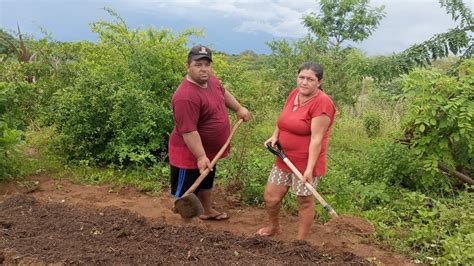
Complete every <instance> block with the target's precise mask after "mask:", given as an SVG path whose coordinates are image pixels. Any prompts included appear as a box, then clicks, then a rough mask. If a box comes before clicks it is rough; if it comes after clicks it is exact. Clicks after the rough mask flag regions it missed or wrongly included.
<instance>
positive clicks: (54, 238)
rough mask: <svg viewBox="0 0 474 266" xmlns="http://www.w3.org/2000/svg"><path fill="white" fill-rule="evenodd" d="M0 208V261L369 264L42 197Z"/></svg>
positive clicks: (303, 246)
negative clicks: (43, 199)
mask: <svg viewBox="0 0 474 266" xmlns="http://www.w3.org/2000/svg"><path fill="white" fill-rule="evenodd" d="M0 213H1V214H2V215H1V217H3V218H1V220H0V237H1V239H2V241H1V243H0V250H3V258H0V260H1V261H0V262H2V263H5V264H9V263H14V264H20V263H64V264H95V263H100V264H116V263H126V264H188V263H205V264H214V263H215V264H242V265H250V264H258V265H263V264H265V265H278V264H295V263H296V264H308V263H311V264H329V263H331V264H332V263H334V264H358V265H359V264H360V265H363V264H368V261H367V260H365V259H363V258H360V257H357V256H355V255H354V254H351V253H348V252H340V253H336V252H328V251H321V250H318V249H315V248H314V247H312V246H310V245H308V243H306V242H303V241H294V242H288V243H285V242H281V241H275V240H271V239H265V238H261V237H244V236H236V235H233V234H231V233H228V232H227V233H226V232H224V233H214V232H209V231H205V230H204V229H201V228H198V227H195V226H184V227H176V226H171V225H167V224H164V223H149V222H147V221H146V219H145V218H144V217H140V216H138V215H136V214H134V213H131V212H130V211H128V210H124V209H119V208H116V207H107V208H103V209H100V210H97V212H88V211H84V210H78V209H76V208H74V207H71V206H68V205H65V204H60V203H40V202H38V201H37V200H36V199H35V198H34V197H33V196H30V195H16V196H14V197H10V198H8V199H7V200H5V201H4V202H2V203H0ZM0 256H1V255H0Z"/></svg>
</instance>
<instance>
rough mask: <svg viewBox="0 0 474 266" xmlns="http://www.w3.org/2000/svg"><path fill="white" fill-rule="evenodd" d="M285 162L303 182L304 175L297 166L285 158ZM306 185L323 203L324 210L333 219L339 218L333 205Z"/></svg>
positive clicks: (306, 183) (308, 184) (309, 185)
mask: <svg viewBox="0 0 474 266" xmlns="http://www.w3.org/2000/svg"><path fill="white" fill-rule="evenodd" d="M283 161H284V162H285V163H286V165H288V167H290V169H291V171H293V173H295V175H296V176H297V177H298V178H299V179H300V180H301V181H303V180H304V179H303V175H302V174H301V173H300V171H299V170H298V169H297V168H296V166H295V165H294V164H293V163H292V162H291V161H290V160H289V159H288V158H285V159H283ZM304 185H305V186H306V187H307V188H308V189H309V191H311V192H312V193H313V195H314V197H315V198H316V199H317V200H318V201H319V203H321V205H323V208H324V209H325V210H326V211H327V212H328V213H329V214H330V215H331V216H332V217H337V216H338V215H337V213H336V212H335V211H334V210H333V208H332V207H331V205H329V204H328V203H327V202H326V201H325V200H324V199H323V197H321V195H319V193H318V192H317V191H316V189H314V187H313V186H311V184H310V183H308V182H305V183H304Z"/></svg>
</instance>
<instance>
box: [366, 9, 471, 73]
mask: <svg viewBox="0 0 474 266" xmlns="http://www.w3.org/2000/svg"><path fill="white" fill-rule="evenodd" d="M439 3H440V5H441V6H442V7H444V8H446V11H447V13H448V14H449V15H451V16H452V19H453V20H454V21H455V22H456V23H457V25H456V26H455V27H454V28H452V29H450V30H448V31H447V32H443V33H439V34H436V35H434V36H433V37H431V38H430V39H429V40H426V41H424V42H422V43H420V44H415V45H413V46H411V47H409V48H408V49H406V50H404V51H403V52H401V53H399V54H395V55H392V56H390V57H389V59H388V61H391V64H390V66H391V69H390V71H387V72H385V73H383V75H380V69H381V68H387V63H386V62H384V61H386V60H379V59H376V60H374V61H373V62H372V66H371V67H370V70H369V71H370V72H372V73H373V75H372V76H373V77H374V78H375V79H376V80H378V81H391V80H393V79H394V78H397V77H399V76H400V75H401V74H405V73H408V72H410V71H411V70H412V69H414V68H415V67H417V66H421V67H423V66H428V65H431V62H432V61H433V60H436V59H439V58H444V57H447V56H449V55H450V54H453V55H459V56H460V58H461V60H460V61H459V62H458V64H456V66H457V65H459V63H461V61H463V60H465V59H468V58H472V57H473V55H474V38H473V33H474V17H473V16H472V11H471V10H470V9H469V7H468V6H467V5H465V4H464V2H463V1H462V0H439ZM453 69H455V68H453Z"/></svg>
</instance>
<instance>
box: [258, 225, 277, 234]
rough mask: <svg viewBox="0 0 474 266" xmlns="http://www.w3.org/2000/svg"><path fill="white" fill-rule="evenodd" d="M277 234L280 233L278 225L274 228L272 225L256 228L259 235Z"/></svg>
mask: <svg viewBox="0 0 474 266" xmlns="http://www.w3.org/2000/svg"><path fill="white" fill-rule="evenodd" d="M278 234H281V228H280V227H278V228H274V227H272V226H265V227H262V228H260V229H258V231H257V235H259V236H274V235H278Z"/></svg>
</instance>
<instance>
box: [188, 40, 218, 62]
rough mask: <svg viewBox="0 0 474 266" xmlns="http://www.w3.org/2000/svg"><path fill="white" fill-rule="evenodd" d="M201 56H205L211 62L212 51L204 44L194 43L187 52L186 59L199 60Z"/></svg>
mask: <svg viewBox="0 0 474 266" xmlns="http://www.w3.org/2000/svg"><path fill="white" fill-rule="evenodd" d="M202 58H207V59H209V60H210V61H211V62H212V51H211V49H209V48H207V47H206V46H202V45H200V44H199V45H195V46H193V48H191V51H189V54H188V61H193V60H199V59H202Z"/></svg>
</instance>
